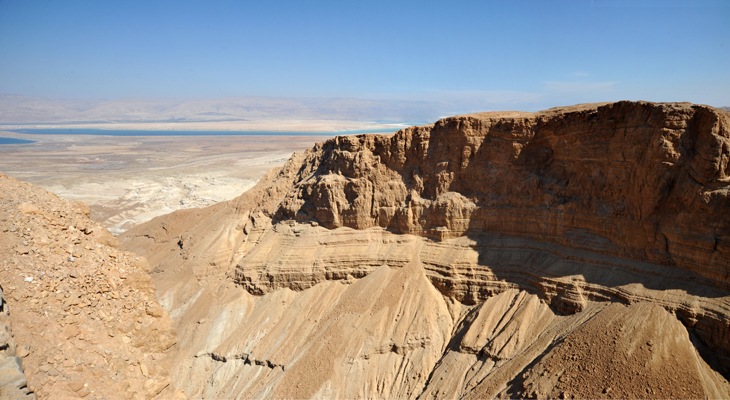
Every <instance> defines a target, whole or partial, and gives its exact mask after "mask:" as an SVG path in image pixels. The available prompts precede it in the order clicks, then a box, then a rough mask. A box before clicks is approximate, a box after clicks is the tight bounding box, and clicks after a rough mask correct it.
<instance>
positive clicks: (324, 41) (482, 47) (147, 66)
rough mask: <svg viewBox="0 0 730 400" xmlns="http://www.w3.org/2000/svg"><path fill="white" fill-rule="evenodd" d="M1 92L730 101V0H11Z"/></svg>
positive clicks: (1, 56)
mask: <svg viewBox="0 0 730 400" xmlns="http://www.w3.org/2000/svg"><path fill="white" fill-rule="evenodd" d="M0 93H6V94H9V93H12V94H22V95H30V96H44V97H52V98H119V97H226V96H317V97H331V96H336V97H359V98H374V99H391V100H399V99H403V100H428V101H446V102H451V103H453V104H454V107H455V110H454V111H459V110H458V108H459V107H462V108H464V109H465V110H466V109H467V108H470V107H471V108H473V107H474V106H475V105H476V106H477V107H481V108H483V109H524V110H534V109H540V108H545V107H552V106H558V105H566V104H573V103H580V102H587V101H612V100H621V99H629V100H639V99H642V100H651V101H691V102H695V103H705V104H711V105H715V106H724V105H728V106H730V1H726V0H694V1H680V0H676V1H673V0H665V1H642V0H633V1H608V0H593V1H591V0H587V1H577V0H576V1H556V0H551V1H537V0H535V1H458V0H452V1H438V2H436V1H426V0H421V1H395V0H390V1H346V0H339V1H304V0H298V1H273V0H272V1H260V2H253V1H179V0H178V1H151V0H147V1H133V0H126V1H74V0H63V1H56V0H50V1H33V0H22V1H21V0H0ZM470 111H471V110H470Z"/></svg>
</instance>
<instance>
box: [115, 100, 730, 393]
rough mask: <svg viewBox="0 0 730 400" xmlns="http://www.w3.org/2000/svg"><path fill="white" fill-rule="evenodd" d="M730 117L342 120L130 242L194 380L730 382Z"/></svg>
mask: <svg viewBox="0 0 730 400" xmlns="http://www.w3.org/2000/svg"><path fill="white" fill-rule="evenodd" d="M728 127H730V117H729V116H728V114H727V113H725V112H723V111H720V110H716V109H712V108H709V107H705V106H696V105H692V104H688V103H671V104H670V103H667V104H654V103H645V102H619V103H607V104H591V105H580V106H573V107H567V108H560V109H551V110H547V111H543V112H539V113H482V114H472V115H465V116H458V117H452V118H446V119H443V120H440V121H438V122H437V123H436V124H433V125H429V126H421V127H413V128H408V129H405V130H401V131H399V132H398V133H396V134H394V135H359V136H349V137H338V138H335V139H332V140H329V141H327V142H325V143H322V144H319V145H317V146H315V147H314V148H313V149H311V150H309V151H308V152H306V153H305V154H303V155H295V156H293V157H292V158H291V159H290V160H289V162H288V163H287V164H286V165H285V166H284V167H283V168H282V169H280V170H277V171H272V172H271V173H269V174H268V175H267V176H266V177H265V178H264V179H262V181H261V182H259V184H258V185H257V186H256V187H254V188H253V189H251V190H250V191H248V192H247V193H245V194H243V195H242V196H241V197H239V198H237V199H235V200H232V201H231V202H227V203H221V204H218V205H216V206H213V207H210V208H207V209H202V210H188V211H185V212H177V213H173V214H170V215H167V216H164V217H160V218H157V219H155V220H152V221H150V222H149V223H147V224H144V225H141V226H139V227H137V228H135V229H133V230H131V231H129V232H127V233H125V234H124V235H122V236H120V241H121V243H122V245H123V246H124V247H125V248H127V249H130V250H133V251H136V252H138V253H139V254H141V255H145V256H147V257H148V258H149V260H150V264H151V265H152V266H153V277H154V279H155V283H156V285H157V288H158V296H159V297H160V299H161V303H162V304H163V305H164V306H165V308H166V309H168V310H169V311H170V315H171V317H172V318H173V320H174V321H175V323H176V325H177V328H178V333H179V340H180V348H181V351H180V352H179V353H178V354H177V356H176V357H177V359H176V360H177V361H176V363H175V364H176V365H177V368H176V369H175V370H174V371H173V372H172V376H173V382H174V383H175V384H177V385H178V386H179V387H184V388H185V389H186V393H187V394H188V395H193V396H195V395H201V394H204V395H207V396H219V397H220V396H244V397H266V396H275V397H296V398H308V397H312V396H317V397H337V398H352V397H403V398H406V397H407V398H416V397H420V398H443V397H474V396H486V397H495V396H500V397H504V396H511V397H515V396H517V397H525V396H529V397H538V398H542V397H556V396H560V395H563V396H568V397H569V396H578V397H584V398H587V397H591V398H598V397H623V398H626V397H662V398H667V397H694V396H709V397H726V396H728V395H730V392H729V391H728V390H729V388H730V386H729V385H728V383H727V380H726V377H728V376H730V370H728V365H730V291H728V289H730V277H729V276H728V275H729V272H728V271H729V269H728V268H730V218H729V217H730V197H729V196H730V191H729V190H730V169H729V168H730V165H729V163H730V131H729V129H730V128H728ZM662 327H663V328H662ZM667 332H670V333H667ZM595 349H601V350H600V351H599V352H598V353H595V352H594V350H595ZM594 353H595V354H594ZM672 357H674V358H672ZM566 360H567V361H571V360H572V361H573V362H574V363H575V365H576V367H575V368H573V367H568V366H567V364H566ZM616 363H621V364H622V365H623V366H624V367H623V368H622V370H621V371H618V370H616V369H615V368H613V367H612V365H614V364H616ZM673 363H678V364H677V366H679V365H692V367H691V368H690V370H689V371H688V370H687V369H686V368H684V369H683V373H682V374H677V373H671V372H668V371H673V370H672V368H670V367H671V365H672V364H673ZM589 366H590V367H589ZM584 367H585V368H584ZM660 367H661V368H660ZM665 368H669V369H667V370H665ZM678 368H679V367H678ZM677 370H679V369H677ZM658 371H659V372H658ZM662 371H663V372H662ZM665 373H669V374H670V375H672V379H675V380H676V382H680V381H682V382H683V383H682V384H677V385H671V384H667V383H666V382H665V381H664V378H663V376H664V375H662V374H665ZM596 374H603V375H601V376H602V377H603V379H596V378H595V377H596V376H598V375H596ZM721 374H724V376H725V378H723V376H722V375H721ZM633 376H641V379H638V380H637V379H633V378H632V377H633Z"/></svg>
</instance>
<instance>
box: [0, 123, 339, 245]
mask: <svg viewBox="0 0 730 400" xmlns="http://www.w3.org/2000/svg"><path fill="white" fill-rule="evenodd" d="M137 127H138V126H137ZM299 127H301V125H299ZM117 129H122V128H119V127H117ZM0 136H3V137H16V138H24V139H30V140H37V143H30V144H17V145H2V146H0V155H1V156H0V171H2V172H3V173H5V174H7V175H9V176H12V177H15V178H18V179H22V180H25V181H28V182H31V183H33V184H34V185H37V186H39V187H42V188H44V189H47V190H49V191H51V192H54V193H56V194H57V195H59V196H61V197H63V198H66V199H69V200H78V201H83V202H84V203H86V204H88V205H89V207H90V208H91V216H92V218H93V219H94V220H95V221H97V222H100V223H102V224H103V225H104V226H105V227H107V228H108V229H110V230H111V231H112V233H114V234H115V235H116V234H119V233H122V232H123V231H125V230H126V229H129V228H131V227H133V226H135V225H137V224H139V223H140V222H145V221H148V220H150V219H152V218H153V217H156V216H158V215H163V214H167V213H170V212H172V211H175V210H179V209H184V208H190V207H205V206H209V205H212V204H214V203H216V202H219V201H223V200H230V199H232V198H234V197H236V196H238V195H240V194H241V193H243V192H244V191H246V190H247V189H248V188H250V187H252V186H253V185H254V184H255V183H256V182H257V181H258V180H259V179H260V178H261V177H262V176H263V175H264V174H265V173H266V172H267V171H268V170H270V169H271V168H273V167H276V166H280V165H283V163H284V162H285V161H286V160H287V159H288V158H289V156H291V154H292V153H293V152H295V151H300V152H301V151H303V150H304V149H306V148H308V147H311V146H312V145H313V144H314V143H315V142H317V141H322V140H325V139H326V138H328V137H329V136H135V137H116V136H95V135H27V134H17V133H11V132H7V131H5V132H2V131H0Z"/></svg>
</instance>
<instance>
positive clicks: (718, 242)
mask: <svg viewBox="0 0 730 400" xmlns="http://www.w3.org/2000/svg"><path fill="white" fill-rule="evenodd" d="M302 165H303V169H302V171H300V172H299V174H298V176H297V178H298V179H297V181H296V183H295V185H294V187H293V189H292V190H291V191H290V192H289V193H288V194H287V196H286V197H285V199H284V201H283V202H282V203H281V205H280V207H279V209H278V210H277V217H278V218H279V219H296V220H314V221H317V222H319V223H320V224H322V225H323V226H325V227H327V228H330V229H333V228H338V227H341V226H346V227H350V228H354V229H367V228H370V227H373V226H380V227H383V228H387V229H389V230H392V231H395V232H399V233H411V234H416V235H422V236H429V237H435V238H438V239H444V238H451V237H459V236H462V235H470V234H471V233H472V232H491V233H501V234H504V235H510V236H519V237H528V238H534V239H537V240H540V241H550V242H554V243H559V244H562V245H566V246H569V247H573V248H580V249H588V250H591V251H597V252H601V253H606V254H612V255H617V256H620V257H624V258H630V259H637V260H645V261H650V262H653V263H657V264H661V265H671V266H677V267H679V268H682V269H686V270H690V271H694V272H697V273H699V274H701V275H703V276H705V277H707V278H709V279H710V280H711V281H712V282H714V283H715V284H716V285H717V286H718V287H721V288H724V289H728V288H730V219H729V218H728V216H730V197H729V195H730V118H728V115H727V114H725V113H723V112H720V111H717V110H715V109H712V108H709V107H705V106H695V105H692V104H687V103H682V104H652V103H643V102H639V103H633V102H619V103H612V104H605V105H587V106H575V107H569V108H564V109H553V110H548V111H544V112H540V113H535V114H526V113H525V114H516V115H512V116H509V117H505V116H504V114H502V113H482V114H472V115H465V116H458V117H452V118H446V119H443V120H440V121H438V122H437V123H436V124H434V125H432V126H422V127H413V128H409V129H405V130H401V131H399V132H398V133H396V134H395V135H391V136H376V135H362V136H349V137H338V138H336V139H333V140H330V141H327V142H325V143H323V144H322V145H320V146H317V147H315V148H314V149H313V150H312V151H311V152H309V153H308V154H307V155H306V157H305V160H304V162H303V163H302Z"/></svg>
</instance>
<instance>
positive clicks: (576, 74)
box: [572, 71, 591, 77]
mask: <svg viewBox="0 0 730 400" xmlns="http://www.w3.org/2000/svg"><path fill="white" fill-rule="evenodd" d="M572 75H573V76H577V77H581V76H591V74H589V73H588V72H585V71H578V72H573V74H572Z"/></svg>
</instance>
